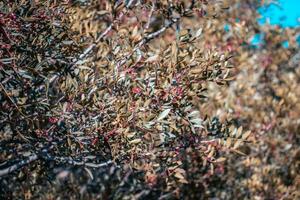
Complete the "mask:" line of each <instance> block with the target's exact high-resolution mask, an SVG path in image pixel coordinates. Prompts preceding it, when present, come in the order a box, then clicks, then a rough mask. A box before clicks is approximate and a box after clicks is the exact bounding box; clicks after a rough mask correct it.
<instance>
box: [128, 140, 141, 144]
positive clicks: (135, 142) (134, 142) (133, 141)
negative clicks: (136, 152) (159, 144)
mask: <svg viewBox="0 0 300 200" xmlns="http://www.w3.org/2000/svg"><path fill="white" fill-rule="evenodd" d="M141 141H142V140H141V139H134V140H131V141H130V142H129V143H130V144H138V143H140V142H141Z"/></svg>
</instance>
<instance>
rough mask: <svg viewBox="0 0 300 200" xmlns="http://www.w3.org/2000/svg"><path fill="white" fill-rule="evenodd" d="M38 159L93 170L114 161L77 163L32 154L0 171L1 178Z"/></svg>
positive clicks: (63, 158)
mask: <svg viewBox="0 0 300 200" xmlns="http://www.w3.org/2000/svg"><path fill="white" fill-rule="evenodd" d="M38 159H43V160H46V161H55V162H58V163H64V164H69V165H73V166H85V167H91V168H100V167H106V166H108V165H110V164H112V163H113V161H112V160H108V161H106V162H103V163H90V162H84V161H76V160H74V159H72V158H70V157H59V156H50V155H49V154H46V155H45V154H44V155H37V154H32V155H31V156H29V157H28V158H27V159H25V160H22V161H20V162H18V163H16V164H14V165H12V166H10V167H7V168H5V169H1V170H0V177H2V176H5V175H7V174H9V173H11V172H13V171H16V170H18V169H21V168H22V167H24V166H26V165H28V164H30V163H31V162H33V161H35V160H38Z"/></svg>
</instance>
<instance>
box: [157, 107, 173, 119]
mask: <svg viewBox="0 0 300 200" xmlns="http://www.w3.org/2000/svg"><path fill="white" fill-rule="evenodd" d="M170 111H171V109H170V108H169V109H166V110H164V111H163V112H162V113H160V115H159V116H158V118H157V121H161V120H163V119H164V118H165V117H167V116H168V114H169V112H170Z"/></svg>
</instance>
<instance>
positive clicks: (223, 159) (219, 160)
mask: <svg viewBox="0 0 300 200" xmlns="http://www.w3.org/2000/svg"><path fill="white" fill-rule="evenodd" d="M225 160H226V158H225V157H220V158H218V159H217V160H215V162H216V163H220V162H224V161H225Z"/></svg>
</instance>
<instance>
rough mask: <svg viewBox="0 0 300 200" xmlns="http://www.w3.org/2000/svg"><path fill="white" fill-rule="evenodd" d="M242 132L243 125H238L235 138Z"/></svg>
mask: <svg viewBox="0 0 300 200" xmlns="http://www.w3.org/2000/svg"><path fill="white" fill-rule="evenodd" d="M242 132H243V127H242V126H240V127H239V128H238V130H237V132H236V135H235V137H236V138H240V137H241V136H242Z"/></svg>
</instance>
